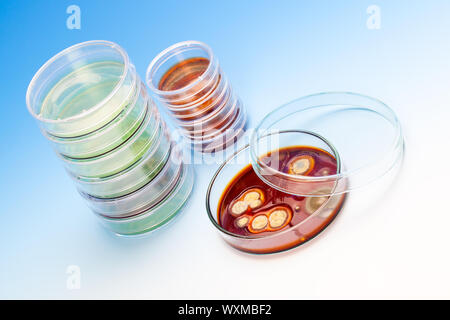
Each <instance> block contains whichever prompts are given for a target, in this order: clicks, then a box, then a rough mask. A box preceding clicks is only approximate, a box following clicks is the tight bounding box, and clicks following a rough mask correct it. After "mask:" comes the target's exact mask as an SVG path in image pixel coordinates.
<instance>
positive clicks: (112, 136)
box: [42, 81, 153, 159]
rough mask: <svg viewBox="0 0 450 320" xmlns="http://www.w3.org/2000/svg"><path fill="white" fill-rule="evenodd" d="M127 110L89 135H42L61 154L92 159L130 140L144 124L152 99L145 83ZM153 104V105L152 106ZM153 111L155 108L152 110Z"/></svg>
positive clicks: (140, 85)
mask: <svg viewBox="0 0 450 320" xmlns="http://www.w3.org/2000/svg"><path fill="white" fill-rule="evenodd" d="M138 85H139V87H140V89H139V90H138V89H137V90H136V94H135V97H134V98H133V100H131V101H130V103H129V104H128V105H127V106H126V107H125V109H124V110H123V111H122V112H121V113H120V114H119V115H118V116H117V117H116V118H115V119H113V120H112V121H111V122H110V123H108V124H107V125H105V126H103V127H102V128H100V129H98V130H96V131H94V132H91V133H88V134H86V135H83V136H80V137H74V138H60V137H55V136H53V135H51V134H48V133H46V132H45V131H44V130H43V131H42V133H43V134H44V136H45V137H46V138H47V139H48V140H49V141H50V142H51V143H52V145H53V147H54V149H55V150H56V151H57V152H59V153H60V154H62V155H64V156H66V157H68V158H73V159H83V158H92V157H96V156H99V155H102V154H104V153H106V152H108V151H111V150H113V149H114V148H116V147H118V146H119V145H121V144H122V143H124V142H125V141H126V140H128V139H129V138H130V137H131V136H132V135H133V134H134V133H135V132H136V130H137V129H138V128H139V126H140V125H141V123H142V122H143V121H144V118H145V115H146V113H147V104H148V100H149V97H148V95H147V92H146V90H145V87H144V86H143V84H142V83H141V82H140V81H139V82H138ZM150 105H152V104H151V103H150ZM151 111H152V112H153V109H152V110H151Z"/></svg>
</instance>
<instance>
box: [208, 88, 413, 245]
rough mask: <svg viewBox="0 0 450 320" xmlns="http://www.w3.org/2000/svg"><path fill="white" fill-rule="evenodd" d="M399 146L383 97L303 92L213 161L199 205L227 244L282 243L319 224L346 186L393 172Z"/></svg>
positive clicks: (337, 206) (311, 233)
mask: <svg viewBox="0 0 450 320" xmlns="http://www.w3.org/2000/svg"><path fill="white" fill-rule="evenodd" d="M403 153H404V139H403V135H402V130H401V126H400V123H399V121H398V118H397V116H396V115H395V113H394V112H393V111H392V109H391V108H389V107H388V106H387V105H386V104H384V103H383V102H381V101H379V100H377V99H374V98H371V97H367V96H363V95H359V94H355V93H347V92H331V93H320V94H315V95H311V96H307V97H303V98H300V99H297V100H294V101H292V102H290V103H288V104H285V105H282V106H281V107H279V108H277V109H275V110H274V111H272V112H271V113H269V114H268V115H267V116H266V117H264V118H263V120H262V121H261V122H260V123H259V124H258V126H257V127H256V130H255V131H254V132H253V133H252V135H251V137H250V143H249V145H247V146H245V147H244V148H242V149H241V150H239V151H238V152H236V153H235V154H234V155H233V156H231V157H230V158H229V159H228V160H227V161H226V162H225V163H224V164H223V165H222V166H221V167H220V168H219V170H218V171H217V172H216V174H215V175H214V177H213V179H212V181H211V183H210V185H209V187H208V192H207V198H206V207H207V213H208V216H209V218H210V220H211V222H212V223H213V225H214V226H215V227H216V229H217V230H218V231H219V233H220V234H221V235H222V236H223V238H224V239H225V241H226V242H227V243H228V244H230V245H231V246H233V247H234V248H237V249H239V250H242V251H245V252H250V253H257V254H260V253H275V252H280V251H284V250H288V249H290V248H293V247H296V246H298V245H301V244H303V243H305V242H307V241H308V240H310V239H312V238H314V237H315V236H316V235H318V234H319V233H320V232H322V231H323V230H324V229H325V228H326V227H327V226H328V225H329V224H330V223H331V222H332V221H333V219H334V218H335V217H336V216H337V215H338V213H339V212H341V210H342V208H343V205H344V202H345V201H346V199H347V198H348V197H351V195H350V194H349V192H351V191H353V190H356V189H360V188H363V187H366V186H369V185H371V184H373V183H374V182H376V181H378V180H381V178H382V177H384V176H388V173H390V172H394V173H395V172H397V171H395V170H394V169H395V168H399V166H400V165H401V162H402V159H403ZM249 177H251V179H253V180H251V179H250V178H249ZM244 178H245V179H250V180H248V181H245V180H242V181H241V180H239V179H244ZM249 181H250V182H251V183H249ZM251 186H253V187H252V189H251V190H250V191H249V190H248V189H246V188H250V187H251ZM233 188H234V189H233ZM239 192H241V193H239ZM247 196H248V199H247V198H246V197H247ZM266 196H267V198H265V197H266ZM275 212H276V215H273V214H274V213H275ZM272 215H273V216H272ZM271 219H272V220H271ZM227 221H228V222H230V223H228V222H227ZM280 221H281V222H282V223H280ZM272 223H273V224H272ZM277 223H278V227H279V229H277V228H276V226H277ZM284 223H286V224H284ZM274 226H275V227H274Z"/></svg>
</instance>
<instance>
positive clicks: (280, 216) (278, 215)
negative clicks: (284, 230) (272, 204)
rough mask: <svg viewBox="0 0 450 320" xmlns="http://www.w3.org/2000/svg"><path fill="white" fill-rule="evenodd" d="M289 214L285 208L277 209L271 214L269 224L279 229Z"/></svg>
mask: <svg viewBox="0 0 450 320" xmlns="http://www.w3.org/2000/svg"><path fill="white" fill-rule="evenodd" d="M287 217H288V214H287V212H286V211H285V210H275V211H273V212H272V213H271V214H270V215H269V225H270V227H271V228H273V229H278V228H279V227H281V226H282V225H283V224H284V223H285V222H286V220H287Z"/></svg>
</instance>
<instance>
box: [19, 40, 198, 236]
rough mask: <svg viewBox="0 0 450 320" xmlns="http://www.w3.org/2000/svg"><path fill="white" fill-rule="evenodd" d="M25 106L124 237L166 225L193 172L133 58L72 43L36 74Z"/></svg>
mask: <svg viewBox="0 0 450 320" xmlns="http://www.w3.org/2000/svg"><path fill="white" fill-rule="evenodd" d="M27 106H28V109H29V111H30V113H31V114H32V115H33V116H34V117H35V118H36V119H37V120H38V122H39V124H40V126H41V129H42V133H43V134H44V136H45V137H46V138H47V139H48V140H49V141H50V142H51V144H52V145H53V147H54V149H55V150H56V152H57V154H58V156H59V158H60V159H61V160H62V162H63V164H64V166H65V168H66V170H67V172H68V173H69V175H70V176H71V177H72V178H73V180H74V181H75V184H76V186H77V188H78V190H79V192H80V193H81V195H82V196H83V198H84V199H86V200H87V204H88V205H89V207H90V208H91V209H92V210H93V211H94V213H95V214H96V215H97V216H98V217H99V218H100V220H101V221H102V222H103V224H105V225H106V226H107V227H108V228H109V229H111V230H112V231H114V232H115V233H117V234H120V235H137V234H142V233H145V232H148V231H151V230H154V229H156V228H158V227H159V226H162V225H164V224H165V223H166V222H168V221H169V220H171V219H172V218H173V217H175V216H176V214H177V213H178V212H179V210H180V209H181V207H182V206H183V204H184V203H185V202H186V200H187V199H188V197H189V195H190V192H191V189H192V185H193V172H192V170H191V168H190V167H189V166H186V165H184V164H183V162H182V151H181V150H180V149H179V148H177V147H176V145H175V144H174V143H173V142H171V140H170V137H169V134H168V131H167V128H166V125H165V123H164V121H163V119H162V118H161V116H160V114H159V112H158V109H157V108H156V105H155V103H154V102H153V100H152V99H151V98H150V97H149V96H148V94H147V91H146V88H145V86H144V84H143V83H142V81H141V80H140V78H139V76H138V75H137V73H136V70H135V68H134V66H133V65H132V64H131V62H130V61H129V58H128V55H127V54H126V52H125V51H124V50H123V49H122V48H121V47H120V46H118V45H117V44H115V43H112V42H108V41H88V42H84V43H80V44H77V45H74V46H72V47H69V48H67V49H65V50H63V51H62V52H60V53H59V54H57V55H56V56H54V57H53V58H52V59H50V60H49V61H48V62H47V63H45V64H44V65H43V66H42V67H41V69H40V70H39V71H38V72H37V73H36V75H35V76H34V78H33V79H32V81H31V83H30V85H29V87H28V91H27Z"/></svg>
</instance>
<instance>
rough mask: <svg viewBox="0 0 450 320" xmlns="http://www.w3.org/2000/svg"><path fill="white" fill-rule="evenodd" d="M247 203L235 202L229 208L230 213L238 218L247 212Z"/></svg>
mask: <svg viewBox="0 0 450 320" xmlns="http://www.w3.org/2000/svg"><path fill="white" fill-rule="evenodd" d="M247 208H248V203H247V202H246V201H236V202H235V203H234V204H233V205H232V207H231V213H232V214H233V215H235V216H239V215H241V214H243V213H244V212H245V211H247Z"/></svg>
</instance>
